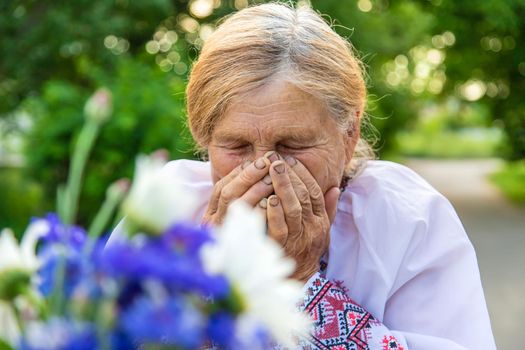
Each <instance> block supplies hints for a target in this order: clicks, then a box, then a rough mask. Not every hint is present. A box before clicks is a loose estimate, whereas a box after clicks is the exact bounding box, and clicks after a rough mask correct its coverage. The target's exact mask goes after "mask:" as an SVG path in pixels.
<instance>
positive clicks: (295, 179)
mask: <svg viewBox="0 0 525 350" xmlns="http://www.w3.org/2000/svg"><path fill="white" fill-rule="evenodd" d="M288 170H290V167H288ZM288 176H290V181H291V182H292V187H293V190H294V192H295V195H296V196H297V199H298V200H299V203H301V207H302V208H303V216H304V215H305V214H307V213H312V202H311V200H310V193H309V192H308V189H307V188H306V185H305V184H304V183H303V181H302V180H301V179H300V178H299V176H297V174H296V173H295V172H294V171H288Z"/></svg>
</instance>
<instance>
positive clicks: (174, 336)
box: [120, 297, 205, 349]
mask: <svg viewBox="0 0 525 350" xmlns="http://www.w3.org/2000/svg"><path fill="white" fill-rule="evenodd" d="M120 322H121V327H122V329H123V330H124V331H125V332H126V333H127V334H128V336H129V337H130V338H131V339H133V341H134V343H135V345H140V344H147V343H150V344H163V345H172V346H179V347H182V348H184V349H197V348H198V347H199V346H200V345H202V342H203V340H204V324H205V322H204V319H203V317H202V315H201V314H200V312H199V311H198V310H197V309H195V308H194V307H192V305H191V304H190V303H189V302H188V301H187V300H184V299H183V298H169V299H167V300H164V301H153V300H152V299H150V298H146V297H141V298H139V299H136V300H135V302H134V303H133V304H132V305H131V307H130V308H129V309H128V310H126V311H124V313H123V314H122V315H121V318H120Z"/></svg>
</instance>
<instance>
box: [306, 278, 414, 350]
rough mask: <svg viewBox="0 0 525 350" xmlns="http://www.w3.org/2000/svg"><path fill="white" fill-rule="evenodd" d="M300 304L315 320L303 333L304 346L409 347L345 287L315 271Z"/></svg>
mask: <svg viewBox="0 0 525 350" xmlns="http://www.w3.org/2000/svg"><path fill="white" fill-rule="evenodd" d="M304 292H305V293H304V299H303V300H302V302H301V303H300V305H299V307H300V309H301V311H305V312H306V313H307V314H308V315H309V316H310V318H311V320H312V322H313V329H312V331H311V332H310V334H308V335H304V336H301V339H300V345H301V347H302V348H303V349H337V350H343V349H359V350H361V349H369V350H387V349H396V350H406V349H407V348H406V345H404V344H402V343H401V342H399V341H398V340H397V339H396V338H395V337H394V336H393V335H392V334H391V332H390V331H389V330H388V329H387V328H386V327H385V326H384V325H383V324H382V323H381V322H379V321H377V320H375V319H374V317H373V316H372V315H370V313H369V312H368V311H366V310H365V309H364V308H362V307H361V306H359V305H358V304H357V303H356V302H354V301H353V300H352V299H350V298H349V297H348V296H347V295H346V293H345V290H344V288H343V287H341V286H338V285H336V284H334V283H332V282H330V281H328V280H326V279H325V278H323V277H322V276H321V274H319V273H318V274H316V275H314V276H313V277H312V278H310V280H309V281H308V282H307V284H306V285H305V287H304Z"/></svg>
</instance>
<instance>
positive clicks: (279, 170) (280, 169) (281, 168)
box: [273, 162, 286, 174]
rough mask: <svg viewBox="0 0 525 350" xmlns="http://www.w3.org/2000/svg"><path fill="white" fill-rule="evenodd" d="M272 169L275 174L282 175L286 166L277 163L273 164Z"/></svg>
mask: <svg viewBox="0 0 525 350" xmlns="http://www.w3.org/2000/svg"><path fill="white" fill-rule="evenodd" d="M273 168H274V169H275V171H276V172H277V174H282V173H284V171H285V169H286V166H285V165H284V163H283V162H279V163H274V166H273Z"/></svg>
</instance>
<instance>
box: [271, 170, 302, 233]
mask: <svg viewBox="0 0 525 350" xmlns="http://www.w3.org/2000/svg"><path fill="white" fill-rule="evenodd" d="M270 176H271V177H272V183H273V188H274V191H275V194H276V195H277V197H279V201H280V204H281V206H282V208H283V212H284V216H285V220H286V223H287V224H288V231H289V232H290V233H291V232H294V233H295V232H301V231H302V230H301V227H302V223H301V219H302V207H301V203H300V202H299V199H298V198H297V196H296V194H295V191H294V188H293V186H292V182H291V180H290V177H289V176H288V171H287V169H286V163H285V162H283V161H282V160H278V161H276V162H273V163H272V165H271V167H270Z"/></svg>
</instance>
